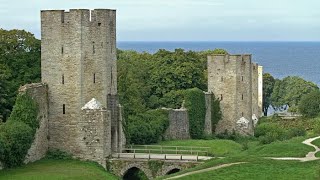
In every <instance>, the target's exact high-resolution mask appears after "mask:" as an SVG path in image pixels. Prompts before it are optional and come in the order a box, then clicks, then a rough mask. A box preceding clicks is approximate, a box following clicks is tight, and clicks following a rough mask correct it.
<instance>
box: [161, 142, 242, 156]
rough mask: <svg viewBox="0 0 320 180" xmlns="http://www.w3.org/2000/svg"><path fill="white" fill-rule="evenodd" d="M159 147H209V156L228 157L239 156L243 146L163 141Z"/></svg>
mask: <svg viewBox="0 0 320 180" xmlns="http://www.w3.org/2000/svg"><path fill="white" fill-rule="evenodd" d="M158 145H163V146H195V147H209V148H210V149H209V154H212V155H214V156H228V155H233V154H238V153H240V152H241V151H242V145H241V144H239V143H236V142H234V141H231V140H221V139H214V140H179V141H178V140H177V141H163V142H161V143H160V144H158Z"/></svg>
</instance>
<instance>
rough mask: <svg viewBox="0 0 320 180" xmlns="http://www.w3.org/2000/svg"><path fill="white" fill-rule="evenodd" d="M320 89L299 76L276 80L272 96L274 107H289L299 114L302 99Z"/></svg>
mask: <svg viewBox="0 0 320 180" xmlns="http://www.w3.org/2000/svg"><path fill="white" fill-rule="evenodd" d="M318 89H319V87H318V86H317V85H316V84H314V83H312V82H309V81H306V80H304V79H302V78H300V77H297V76H288V77H286V78H284V79H282V80H276V81H275V84H274V88H273V92H272V96H271V101H272V105H273V106H274V107H275V108H280V107H282V106H283V105H288V106H289V107H290V111H292V112H297V110H298V105H299V103H300V101H301V99H302V97H303V96H304V95H306V94H308V93H310V92H312V91H316V90H318Z"/></svg>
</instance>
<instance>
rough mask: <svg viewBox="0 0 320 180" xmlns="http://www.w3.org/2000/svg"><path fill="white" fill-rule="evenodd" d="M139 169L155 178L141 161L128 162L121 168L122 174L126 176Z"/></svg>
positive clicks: (150, 177)
mask: <svg viewBox="0 0 320 180" xmlns="http://www.w3.org/2000/svg"><path fill="white" fill-rule="evenodd" d="M138 171H141V172H143V173H144V174H145V175H146V176H147V178H148V179H152V178H153V176H152V173H151V171H150V170H149V169H148V168H145V167H144V166H143V165H141V164H139V163H132V164H128V165H127V166H125V167H124V168H123V169H122V170H121V172H120V175H121V177H123V178H125V176H128V175H131V173H137V172H138ZM129 177H130V176H129Z"/></svg>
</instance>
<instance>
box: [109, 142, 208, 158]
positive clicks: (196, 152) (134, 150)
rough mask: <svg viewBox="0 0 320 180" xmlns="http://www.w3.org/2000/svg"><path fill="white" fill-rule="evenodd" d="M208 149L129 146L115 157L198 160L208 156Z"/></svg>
mask: <svg viewBox="0 0 320 180" xmlns="http://www.w3.org/2000/svg"><path fill="white" fill-rule="evenodd" d="M208 150H209V147H193V146H160V145H130V146H128V147H127V148H124V149H122V152H123V153H118V154H117V155H116V156H115V157H118V158H120V156H121V154H122V155H124V154H126V153H127V154H130V155H132V157H131V158H139V157H140V158H142V157H143V158H148V159H154V158H160V159H164V160H169V159H177V158H178V159H180V160H196V161H198V160H199V157H200V159H201V158H202V159H203V157H207V156H208Z"/></svg>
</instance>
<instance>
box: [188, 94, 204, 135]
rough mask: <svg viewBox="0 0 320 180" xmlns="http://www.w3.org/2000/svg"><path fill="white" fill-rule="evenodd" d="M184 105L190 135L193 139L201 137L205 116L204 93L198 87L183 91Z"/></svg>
mask: <svg viewBox="0 0 320 180" xmlns="http://www.w3.org/2000/svg"><path fill="white" fill-rule="evenodd" d="M184 100H185V107H186V108H187V109H188V116H189V129H190V136H191V138H193V139H200V138H203V135H204V122H205V116H206V102H205V95H204V93H203V91H202V90H200V89H198V88H192V89H187V90H185V92H184Z"/></svg>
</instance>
